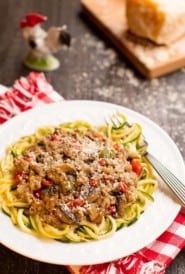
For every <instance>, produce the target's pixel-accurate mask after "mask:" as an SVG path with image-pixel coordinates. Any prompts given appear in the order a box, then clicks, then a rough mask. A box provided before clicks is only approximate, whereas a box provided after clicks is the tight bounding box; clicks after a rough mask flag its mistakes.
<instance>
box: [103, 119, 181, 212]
mask: <svg viewBox="0 0 185 274" xmlns="http://www.w3.org/2000/svg"><path fill="white" fill-rule="evenodd" d="M105 121H106V124H110V123H111V124H112V125H113V126H114V127H119V126H120V125H121V124H122V123H123V121H122V119H121V117H120V116H118V115H116V114H113V115H112V116H111V117H109V118H106V119H105ZM145 157H146V158H147V159H148V161H149V162H150V163H151V165H152V166H153V168H154V169H155V170H156V172H157V173H158V174H159V175H160V177H161V178H162V179H163V181H164V182H165V183H166V184H167V185H168V186H169V188H170V189H171V190H172V191H173V193H174V194H175V195H176V197H177V198H178V199H179V200H180V201H181V202H182V207H183V209H184V207H185V184H183V183H182V182H181V181H180V180H179V179H178V178H177V177H176V176H175V175H174V174H173V173H172V172H171V171H170V170H169V169H168V168H166V167H165V166H164V165H163V164H162V163H161V162H160V161H159V160H158V159H156V158H155V157H154V156H153V155H152V154H150V153H149V152H146V154H145Z"/></svg>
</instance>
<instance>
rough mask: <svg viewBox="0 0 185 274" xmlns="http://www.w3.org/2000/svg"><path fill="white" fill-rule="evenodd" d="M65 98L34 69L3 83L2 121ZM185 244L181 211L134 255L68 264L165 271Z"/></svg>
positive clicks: (95, 271) (84, 270) (99, 272)
mask: <svg viewBox="0 0 185 274" xmlns="http://www.w3.org/2000/svg"><path fill="white" fill-rule="evenodd" d="M62 100H64V99H63V97H61V96H60V95H59V94H58V93H57V92H56V91H55V90H54V88H53V87H52V85H51V84H50V83H49V82H48V80H47V79H46V78H45V76H44V74H42V73H36V72H31V73H30V74H29V75H28V76H27V77H21V78H20V79H18V80H16V81H15V83H14V85H13V87H11V88H5V87H4V86H0V124H2V123H4V122H6V121H7V120H9V119H10V118H11V117H13V116H15V115H17V114H19V113H20V112H23V111H26V110H28V109H30V108H33V107H36V106H38V105H42V104H48V103H52V102H58V101H62ZM184 247H185V214H183V213H182V212H180V213H179V214H178V215H177V216H176V218H175V220H174V221H173V223H172V224H171V225H170V227H169V228H168V229H167V230H166V231H165V232H164V233H163V234H162V235H161V236H160V237H159V238H158V239H156V240H155V241H154V242H153V243H151V244H150V245H148V246H146V247H145V248H143V249H141V250H139V251H138V252H136V253H134V254H132V255H130V256H127V257H124V258H121V259H118V260H115V261H112V262H108V263H102V264H98V265H88V266H72V265H71V266H66V267H67V268H68V270H69V271H70V272H71V273H72V274H162V273H165V269H166V267H167V266H168V265H169V264H170V263H171V262H172V261H173V259H174V258H175V257H176V255H177V254H178V253H179V252H180V250H181V249H183V248H184Z"/></svg>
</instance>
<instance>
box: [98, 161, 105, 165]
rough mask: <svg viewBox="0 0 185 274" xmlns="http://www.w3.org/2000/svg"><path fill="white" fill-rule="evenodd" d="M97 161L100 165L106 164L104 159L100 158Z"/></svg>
mask: <svg viewBox="0 0 185 274" xmlns="http://www.w3.org/2000/svg"><path fill="white" fill-rule="evenodd" d="M98 163H99V164H100V165H101V166H105V165H106V160H105V159H100V160H99V161H98Z"/></svg>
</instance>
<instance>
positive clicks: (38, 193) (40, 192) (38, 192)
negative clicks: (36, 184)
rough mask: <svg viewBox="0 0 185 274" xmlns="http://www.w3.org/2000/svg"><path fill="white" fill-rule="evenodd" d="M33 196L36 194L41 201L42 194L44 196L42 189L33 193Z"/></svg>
mask: <svg viewBox="0 0 185 274" xmlns="http://www.w3.org/2000/svg"><path fill="white" fill-rule="evenodd" d="M33 194H34V196H35V197H36V198H38V199H40V197H41V194H42V189H41V188H40V189H37V190H35V191H34V192H33Z"/></svg>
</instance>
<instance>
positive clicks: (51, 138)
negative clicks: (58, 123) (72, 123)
mask: <svg viewBox="0 0 185 274" xmlns="http://www.w3.org/2000/svg"><path fill="white" fill-rule="evenodd" d="M50 140H51V141H57V140H58V136H57V135H56V134H55V133H53V134H51V135H50Z"/></svg>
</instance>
